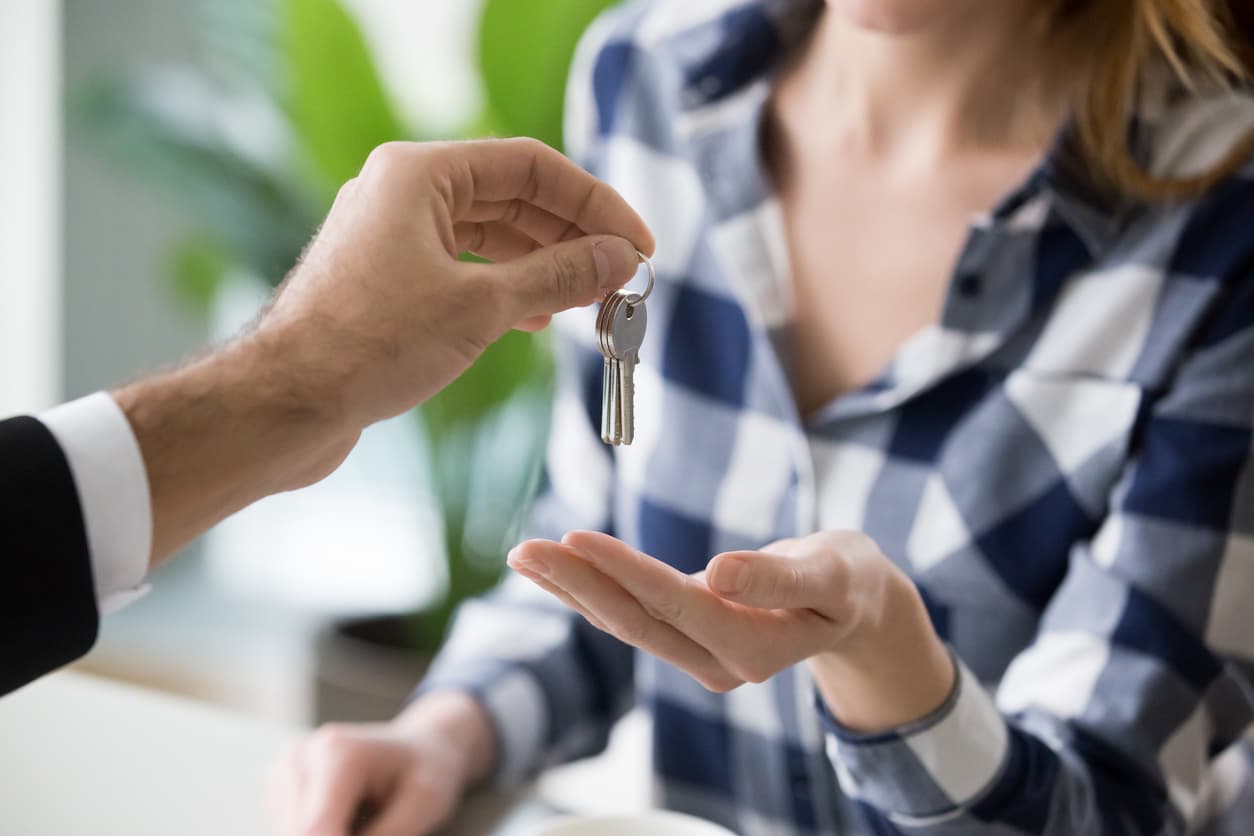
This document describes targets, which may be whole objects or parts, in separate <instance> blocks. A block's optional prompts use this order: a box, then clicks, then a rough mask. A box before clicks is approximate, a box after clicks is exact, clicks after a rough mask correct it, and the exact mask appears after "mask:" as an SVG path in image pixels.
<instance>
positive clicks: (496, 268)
mask: <svg viewBox="0 0 1254 836" xmlns="http://www.w3.org/2000/svg"><path fill="white" fill-rule="evenodd" d="M638 266H639V258H638V256H637V254H636V248H635V246H634V245H633V244H632V243H631V242H630V241H628V240H626V239H625V238H619V237H617V236H615V235H588V236H584V237H581V238H575V239H572V240H570V241H563V242H561V243H558V244H553V245H552V246H548V247H544V248H542V249H539V250H536V251H535V252H533V253H530V254H528V255H525V256H523V257H521V258H516V259H512V260H510V261H506V262H501V263H498V264H496V265H493V267H492V268H491V270H492V272H493V273H495V274H496V275H495V278H496V280H497V281H500V282H503V283H504V284H505V285H506V287H505V292H506V293H507V294H509V296H510V298H512V299H514V300H515V302H514V305H513V306H512V310H513V319H514V320H515V321H521V320H523V319H526V318H528V317H533V316H542V315H544V314H552V313H557V312H558V311H562V310H565V309H567V308H573V307H577V306H581V305H589V304H591V303H593V302H595V301H596V300H597V298H598V297H599V296H602V295H604V294H606V293H608V292H610V291H611V290H615V289H617V288H619V287H622V286H623V285H624V284H625V283H626V282H627V280H628V279H630V278H631V277H632V276H634V275H635V274H636V268H637V267H638Z"/></svg>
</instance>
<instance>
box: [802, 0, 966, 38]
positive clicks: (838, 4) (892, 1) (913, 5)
mask: <svg viewBox="0 0 1254 836" xmlns="http://www.w3.org/2000/svg"><path fill="white" fill-rule="evenodd" d="M947 2H950V0H827V5H828V7H829V8H830V9H831V10H832V11H834V12H836V13H837V14H839V15H840V16H841V17H843V18H844V19H845V20H847V21H848V22H849V23H850V24H852V25H854V26H856V27H858V28H859V29H866V30H869V31H872V32H881V33H883V34H885V35H909V34H911V33H914V32H918V31H919V30H921V29H925V28H927V27H928V25H929V24H931V23H933V22H934V21H935V20H936V19H937V18H938V17H941V16H943V15H944V14H945V5H946V3H947Z"/></svg>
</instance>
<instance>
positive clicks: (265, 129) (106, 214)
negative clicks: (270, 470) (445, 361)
mask: <svg viewBox="0 0 1254 836" xmlns="http://www.w3.org/2000/svg"><path fill="white" fill-rule="evenodd" d="M607 5H609V3H608V2H605V0H458V2H453V3H448V2H436V0H109V2H100V0H62V2H59V3H58V2H53V0H6V2H5V3H3V4H0V47H3V48H0V124H3V125H5V126H6V129H5V130H4V131H0V178H2V180H0V182H3V183H4V189H3V190H0V300H3V301H0V414H12V413H16V412H29V411H33V410H38V409H40V408H43V407H46V406H48V405H50V404H52V403H55V402H57V401H60V400H65V399H69V398H74V397H78V396H81V395H84V394H87V393H90V392H92V391H95V390H98V389H101V388H104V387H108V386H111V385H114V384H117V383H118V382H120V381H124V380H126V379H127V378H128V377H131V376H134V375H135V374H137V373H139V372H141V371H144V370H151V369H153V368H155V367H158V366H161V365H164V364H169V363H171V362H176V361H177V360H178V359H179V358H181V357H186V356H187V355H188V354H189V353H190V352H192V351H194V350H195V349H196V347H197V346H200V345H203V344H204V343H205V342H206V341H208V340H213V339H221V338H224V337H226V336H229V335H230V334H232V333H233V332H235V331H236V330H237V329H238V328H239V327H240V326H241V325H242V324H244V323H246V322H247V321H248V320H249V319H250V318H251V317H252V316H253V314H254V313H255V312H256V310H257V308H258V306H259V305H260V304H261V303H262V302H263V301H264V299H265V298H266V296H267V294H268V293H269V291H270V289H271V288H272V287H273V285H274V284H276V283H277V282H279V281H280V280H281V279H282V278H283V275H284V273H285V272H286V271H287V270H288V269H289V268H290V266H291V265H292V264H293V263H294V261H295V260H296V258H297V257H298V255H299V253H300V250H301V248H302V246H303V245H304V244H305V242H306V241H307V240H308V238H309V236H310V235H311V234H312V233H313V231H314V230H315V229H316V226H317V224H318V222H319V220H320V219H321V217H322V216H323V214H324V213H325V211H326V209H327V207H328V206H329V205H330V201H331V199H332V198H333V196H334V194H335V191H336V189H337V188H338V186H339V184H340V183H341V182H343V181H344V180H346V179H348V178H349V177H351V176H353V175H354V174H355V173H356V172H357V170H358V168H359V167H360V165H361V163H362V161H363V160H364V158H365V155H366V154H367V153H368V152H369V150H370V149H371V148H372V147H374V146H375V145H376V144H378V143H380V142H383V141H386V140H390V139H435V138H453V137H465V136H484V135H500V136H508V135H530V136H537V137H539V138H541V139H544V140H546V141H548V142H549V143H551V144H554V145H558V146H559V147H560V137H561V130H560V125H561V107H562V90H563V86H564V78H565V75H566V71H567V67H568V64H569V60H570V56H571V53H572V51H573V48H574V45H575V42H576V40H577V38H578V35H579V33H580V32H581V31H582V30H583V29H584V28H585V27H586V25H587V24H588V23H589V22H590V21H591V19H592V18H593V17H595V15H596V14H597V13H598V12H599V11H600V10H601V9H603V8H604V7H606V6H607ZM549 377H550V364H549V355H548V348H547V346H546V344H545V343H544V341H543V338H533V337H530V336H527V335H522V334H515V335H511V336H510V337H509V338H507V339H506V340H504V341H503V342H502V343H501V344H499V345H497V346H496V347H494V348H493V349H492V350H491V351H490V352H489V353H488V355H486V356H485V358H484V360H483V361H481V363H480V364H478V365H477V366H476V367H475V368H474V369H473V370H472V372H471V373H470V374H469V375H468V376H467V377H466V378H465V379H463V380H462V381H461V382H460V383H458V384H457V385H456V386H454V387H453V388H452V389H450V390H449V391H448V392H446V393H445V394H443V395H441V396H440V397H439V398H437V399H436V400H435V401H433V402H432V403H430V404H428V405H426V406H424V407H423V408H422V409H421V410H420V411H419V413H417V414H414V415H406V416H402V417H401V418H398V419H395V420H393V421H391V422H388V423H385V424H382V425H379V426H377V427H374V428H372V429H371V430H369V431H368V432H367V433H366V434H365V436H364V437H363V440H362V443H361V445H360V446H359V448H358V449H357V450H356V451H355V452H354V453H353V455H352V456H351V457H350V459H349V461H348V462H347V463H346V465H345V466H344V467H343V468H342V469H341V470H340V471H339V472H338V473H337V474H335V475H334V476H333V477H331V478H330V479H328V480H327V481H326V482H325V483H323V484H321V485H319V486H316V487H315V488H313V489H310V490H307V491H302V492H298V493H295V494H288V495H283V496H279V497H275V498H272V499H269V500H266V501H264V502H262V503H260V504H258V505H257V506H254V507H253V508H251V509H249V510H247V511H246V512H244V513H242V514H240V515H239V516H237V517H235V518H233V519H231V520H229V521H228V522H226V523H224V524H223V525H222V526H220V527H219V528H218V529H216V530H215V531H214V532H212V533H211V534H210V535H209V536H208V537H206V538H204V539H203V540H202V541H200V542H199V543H198V544H196V546H194V547H193V550H192V553H191V554H188V555H185V556H184V559H180V560H176V561H173V562H171V563H170V564H169V565H168V566H167V568H165V569H163V570H161V571H160V572H158V573H157V574H156V575H155V576H154V577H153V579H152V582H153V585H154V587H155V589H154V591H153V592H152V593H150V594H149V595H148V596H147V597H146V598H144V599H142V600H141V601H139V602H138V603H136V604H134V605H132V606H131V607H130V608H128V609H127V610H125V611H123V612H122V613H120V614H117V615H115V616H112V617H110V618H108V619H106V621H105V623H104V627H103V632H102V638H101V641H100V644H99V646H98V648H97V649H96V650H95V651H94V652H93V653H92V654H91V655H90V656H89V657H88V658H87V659H86V660H84V661H83V662H82V663H80V668H83V669H87V670H89V671H91V672H94V673H99V674H103V675H106V676H110V677H115V678H118V679H122V680H127V681H131V682H135V683H140V684H143V685H147V686H153V687H157V688H161V689H164V690H168V691H172V692H175V693H180V694H184V695H190V696H194V697H197V698H201V699H207V700H210V701H213V702H217V703H220V704H223V705H226V706H229V707H232V708H236V709H241V710H244V711H246V712H249V713H253V714H256V715H258V716H261V717H264V718H267V719H272V720H277V721H280V722H284V723H305V722H316V721H321V720H326V719H369V718H374V717H384V716H388V715H390V714H391V713H392V712H393V711H394V710H395V708H396V706H397V704H398V702H399V700H400V699H401V698H402V697H403V696H404V694H405V692H406V691H407V689H408V688H409V687H410V686H412V684H413V683H414V681H415V680H416V678H417V677H418V676H419V674H420V672H421V669H422V666H423V664H424V660H425V659H426V658H428V657H429V655H430V653H431V652H432V651H433V649H434V648H435V647H436V646H437V645H438V643H439V640H440V637H441V636H442V634H443V631H444V628H445V626H446V623H447V620H448V615H449V612H450V611H451V609H452V607H453V606H454V605H455V604H456V602H457V601H458V600H459V599H460V598H462V597H464V596H465V595H468V594H473V593H474V592H477V591H480V590H482V589H484V588H486V587H487V586H490V585H491V584H492V583H494V582H495V580H496V579H497V577H498V576H499V574H500V571H501V569H502V566H503V562H504V553H505V549H506V547H507V545H508V544H509V543H510V541H511V540H513V539H516V538H517V536H518V529H519V525H520V523H521V519H522V516H523V514H524V513H525V509H526V506H527V503H528V501H529V499H530V497H531V495H532V494H533V492H534V490H535V487H536V483H537V480H538V477H539V463H540V453H541V449H542V446H543V443H544V440H545V437H546V433H547V428H548V412H547V410H548V399H549V385H550V379H549Z"/></svg>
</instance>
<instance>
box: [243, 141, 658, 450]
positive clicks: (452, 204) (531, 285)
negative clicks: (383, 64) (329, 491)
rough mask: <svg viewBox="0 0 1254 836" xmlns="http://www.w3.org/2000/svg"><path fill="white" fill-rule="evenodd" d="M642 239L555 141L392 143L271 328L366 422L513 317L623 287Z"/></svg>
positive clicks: (409, 396)
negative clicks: (469, 258)
mask: <svg viewBox="0 0 1254 836" xmlns="http://www.w3.org/2000/svg"><path fill="white" fill-rule="evenodd" d="M637 249H639V250H641V251H643V252H645V253H646V254H649V253H652V251H653V238H652V235H651V234H650V232H649V230H648V228H647V227H646V226H645V224H644V222H643V221H642V220H641V219H640V218H639V216H638V215H636V213H635V212H634V211H632V209H631V208H630V207H629V206H628V205H627V204H626V203H625V202H624V201H623V199H622V198H621V197H619V196H618V194H617V193H616V192H614V190H613V189H611V188H610V187H609V186H607V185H605V184H604V183H602V182H600V181H598V180H596V179H595V178H593V177H592V176H591V175H589V174H587V173H586V172H584V171H582V170H581V169H580V168H578V167H577V166H576V165H575V164H574V163H571V162H570V161H569V160H567V159H566V158H565V157H563V156H562V155H561V154H559V153H558V152H557V151H554V150H553V149H551V148H549V147H548V146H546V145H544V144H543V143H540V142H537V141H535V140H530V139H509V140H485V141H476V142H458V143H440V144H418V143H392V144H389V145H383V146H380V147H379V148H378V149H376V150H375V151H374V153H373V154H371V156H370V159H369V160H367V162H366V164H365V166H364V167H363V168H362V171H361V175H360V176H358V177H357V178H356V179H354V180H351V181H349V182H348V183H347V184H346V185H345V186H344V187H343V189H341V191H340V194H339V196H338V197H337V199H336V201H335V205H334V206H333V207H332V209H331V213H330V215H329V216H328V217H327V220H326V223H325V224H324V225H323V228H322V231H321V232H320V233H319V234H318V237H317V238H316V239H315V240H314V242H313V244H312V245H311V246H310V248H309V251H308V252H307V254H306V255H305V257H304V259H303V260H302V263H301V265H300V266H299V267H298V268H297V269H296V270H295V271H294V272H293V274H292V276H291V277H290V278H289V279H288V280H287V282H285V284H284V286H283V288H282V289H281V290H280V292H279V294H278V295H277V297H276V299H275V301H274V304H273V305H272V307H271V309H270V311H269V312H268V313H267V314H266V315H265V316H264V317H263V318H262V320H261V322H260V328H259V330H261V331H264V332H266V333H268V334H270V335H273V336H274V337H275V340H276V343H277V344H278V345H280V346H283V347H284V348H283V349H282V350H283V351H285V352H287V355H286V356H287V357H288V358H290V359H291V361H292V362H293V365H294V367H299V366H300V365H303V364H304V363H306V362H313V363H315V364H316V368H314V369H311V370H310V374H311V375H315V376H316V377H317V378H321V379H320V380H319V383H320V385H321V386H322V387H323V388H324V392H323V395H322V397H323V398H324V399H325V400H326V401H328V402H330V403H335V404H337V405H338V406H339V408H341V409H342V410H343V411H344V413H345V414H346V415H347V416H348V418H349V419H350V421H351V422H352V423H354V424H357V425H361V426H365V425H367V424H369V423H372V422H374V421H377V420H379V419H381V418H387V417H391V416H393V415H397V414H399V413H401V412H403V411H405V410H407V409H409V408H411V407H413V406H414V405H416V404H418V403H420V402H422V401H423V400H426V399H427V398H428V397H430V396H431V395H433V394H435V393H436V392H437V391H439V390H440V389H442V388H443V387H444V386H446V385H448V384H449V383H450V382H451V381H452V380H453V379H454V378H456V377H457V376H458V375H460V374H461V373H462V372H464V371H465V370H466V368H467V367H468V366H469V365H470V364H471V363H472V362H474V360H475V358H477V357H478V356H479V354H480V353H481V352H482V351H483V349H484V348H485V347H487V346H488V345H489V344H490V343H492V342H493V341H495V340H496V339H497V338H499V337H500V336H501V335H502V334H504V333H505V332H506V331H507V330H509V329H510V328H514V327H520V326H521V327H524V328H529V329H535V328H539V327H543V326H544V325H545V324H547V322H548V316H549V315H550V314H552V313H555V312H557V311H559V310H562V309H564V308H569V307H575V306H580V305H588V304H591V303H592V302H594V301H596V300H597V299H598V298H600V297H601V296H603V295H604V294H605V293H606V292H608V291H610V290H613V289H615V288H617V287H620V286H621V285H622V284H623V283H624V282H626V281H627V280H628V279H629V278H631V276H632V275H633V274H634V273H635V271H636V267H637V257H636V252H635V251H636V250H637ZM463 252H473V253H475V254H477V255H480V256H483V257H485V258H488V259H491V260H492V261H494V262H496V263H495V264H491V265H484V264H474V263H467V262H462V261H459V260H458V255H459V254H461V253H463ZM276 359H277V358H276Z"/></svg>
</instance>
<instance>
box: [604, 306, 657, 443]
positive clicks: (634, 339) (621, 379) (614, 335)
mask: <svg viewBox="0 0 1254 836" xmlns="http://www.w3.org/2000/svg"><path fill="white" fill-rule="evenodd" d="M615 295H616V296H618V297H619V303H618V304H617V305H616V306H615V307H614V308H613V310H612V312H611V316H612V319H611V320H610V322H609V347H610V351H611V354H612V355H613V357H614V360H615V363H616V368H615V371H614V379H615V384H616V386H615V389H616V394H617V398H618V408H617V410H616V414H617V417H618V428H617V429H618V432H617V433H615V435H616V442H615V443H618V444H631V442H632V441H633V440H634V439H635V436H636V411H635V406H636V404H635V401H636V383H635V372H636V364H637V363H638V362H640V346H642V345H643V344H644V333H645V327H646V326H647V325H648V319H649V318H648V315H647V313H646V311H645V307H644V302H642V301H641V300H640V297H639V296H637V295H636V294H634V293H631V294H629V293H627V292H626V291H622V290H620V291H618V292H616V293H615Z"/></svg>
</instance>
